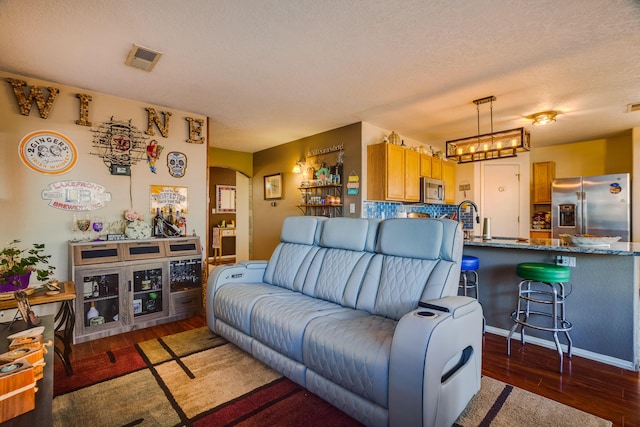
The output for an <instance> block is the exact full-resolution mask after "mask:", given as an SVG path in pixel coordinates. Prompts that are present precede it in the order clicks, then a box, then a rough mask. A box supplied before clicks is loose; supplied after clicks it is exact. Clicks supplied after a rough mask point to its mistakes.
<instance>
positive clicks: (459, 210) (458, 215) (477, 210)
mask: <svg viewBox="0 0 640 427" xmlns="http://www.w3.org/2000/svg"><path fill="white" fill-rule="evenodd" d="M466 203H468V204H470V205H471V206H473V208H474V209H475V210H476V222H477V223H478V224H480V210H479V209H478V205H476V204H475V203H474V202H472V201H471V200H464V201H462V203H460V204H459V205H458V211H457V217H458V221H460V222H462V223H463V226H462V228H463V229H464V222H463V221H462V218H461V217H460V213H461V212H462V206H464V205H465V204H466ZM472 213H473V212H472ZM472 228H473V227H472Z"/></svg>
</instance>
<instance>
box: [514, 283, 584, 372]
mask: <svg viewBox="0 0 640 427" xmlns="http://www.w3.org/2000/svg"><path fill="white" fill-rule="evenodd" d="M532 283H540V284H542V285H546V286H548V287H549V288H550V291H544V290H539V289H531V284H532ZM565 300H566V295H565V293H564V285H563V284H562V283H547V282H534V281H532V280H523V281H521V282H520V283H519V284H518V306H517V308H516V310H515V311H513V312H512V313H511V320H513V322H514V325H513V327H511V330H510V331H509V335H508V336H507V355H509V356H510V355H511V336H512V335H513V333H514V332H515V330H516V329H517V328H518V326H520V342H521V343H522V345H524V344H525V333H524V328H525V327H526V328H531V329H537V330H540V331H546V332H552V333H553V341H554V343H555V345H556V350H557V352H558V357H559V359H560V363H559V369H560V373H562V362H563V352H562V347H561V346H560V340H559V339H558V332H562V333H564V335H565V337H566V339H567V356H568V357H569V358H571V349H572V346H573V342H572V341H571V337H570V336H569V331H570V330H571V328H573V324H572V323H571V322H569V321H568V320H567V319H566V318H565V310H564V303H565ZM531 304H542V305H543V306H545V305H550V306H551V313H548V312H543V311H535V310H531ZM541 318H546V319H550V320H551V321H550V322H549V324H550V326H544V325H543V324H542V323H541V322H540V319H541Z"/></svg>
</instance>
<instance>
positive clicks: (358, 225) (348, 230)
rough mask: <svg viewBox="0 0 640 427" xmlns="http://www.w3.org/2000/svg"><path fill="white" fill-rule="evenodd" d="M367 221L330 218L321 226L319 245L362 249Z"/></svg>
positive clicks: (353, 249) (359, 250) (355, 249)
mask: <svg viewBox="0 0 640 427" xmlns="http://www.w3.org/2000/svg"><path fill="white" fill-rule="evenodd" d="M368 231H369V221H367V220H366V219H356V218H330V219H328V220H327V221H326V222H325V223H324V224H323V227H322V233H321V235H320V246H323V247H325V248H334V249H346V250H350V251H358V252H361V251H364V248H365V244H366V242H367V235H368Z"/></svg>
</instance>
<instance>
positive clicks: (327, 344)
mask: <svg viewBox="0 0 640 427" xmlns="http://www.w3.org/2000/svg"><path fill="white" fill-rule="evenodd" d="M396 324H397V322H396V321H394V320H391V319H388V318H384V317H380V316H372V315H369V314H368V313H366V312H364V311H359V310H353V311H351V312H346V313H336V314H331V315H328V316H323V317H319V318H316V319H314V320H312V321H311V322H309V324H308V326H307V331H306V333H305V337H304V345H303V354H304V363H305V365H306V366H307V367H308V368H309V369H311V370H312V371H314V372H316V373H318V374H320V375H321V376H323V377H325V378H327V379H328V380H330V381H332V382H334V383H336V384H338V385H340V386H342V387H344V388H345V389H347V390H349V391H351V392H353V393H355V394H357V395H358V396H361V397H364V398H365V399H367V400H371V401H373V402H375V403H377V404H378V405H380V406H382V407H384V408H387V407H388V395H387V390H388V378H389V355H390V351H391V341H392V338H393V332H394V330H395V327H396Z"/></svg>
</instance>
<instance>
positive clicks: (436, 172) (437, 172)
mask: <svg viewBox="0 0 640 427" xmlns="http://www.w3.org/2000/svg"><path fill="white" fill-rule="evenodd" d="M431 178H435V179H442V159H439V158H437V157H432V158H431Z"/></svg>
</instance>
